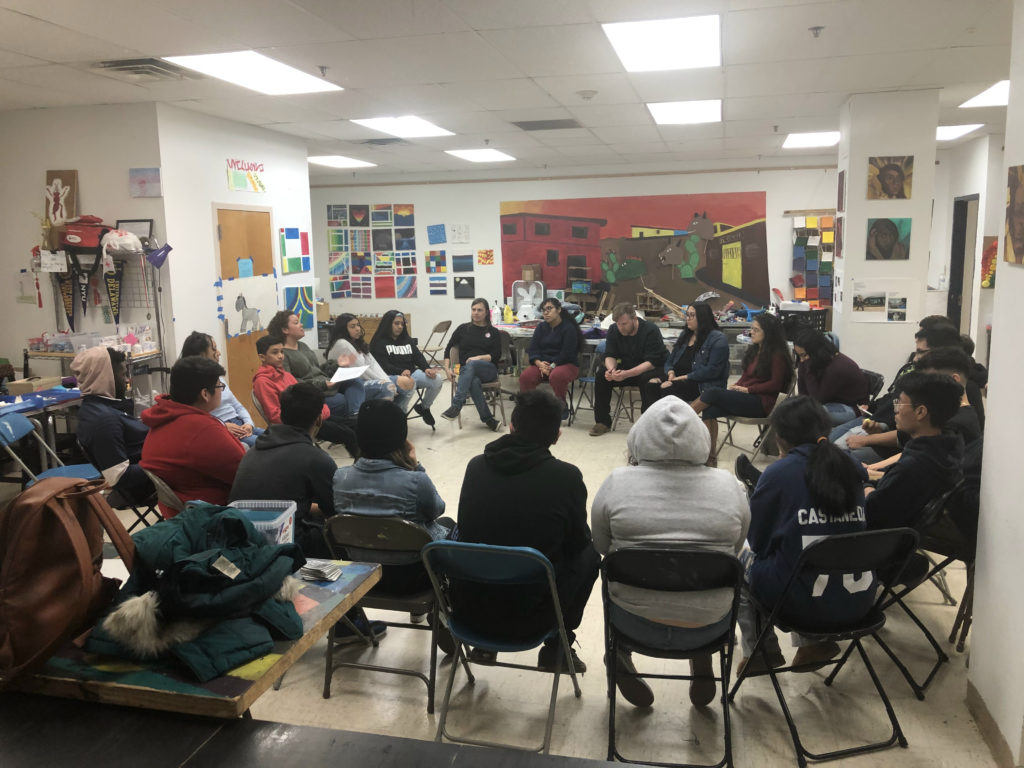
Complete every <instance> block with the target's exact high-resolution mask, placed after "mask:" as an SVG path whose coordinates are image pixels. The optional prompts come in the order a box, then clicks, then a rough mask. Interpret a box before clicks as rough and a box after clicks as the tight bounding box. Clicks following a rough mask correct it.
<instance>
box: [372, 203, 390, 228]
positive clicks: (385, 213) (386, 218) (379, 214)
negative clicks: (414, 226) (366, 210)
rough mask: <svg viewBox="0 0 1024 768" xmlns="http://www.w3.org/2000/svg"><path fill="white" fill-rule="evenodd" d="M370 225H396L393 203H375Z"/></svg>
mask: <svg viewBox="0 0 1024 768" xmlns="http://www.w3.org/2000/svg"><path fill="white" fill-rule="evenodd" d="M370 225H371V226H374V227H388V228H390V227H392V226H393V225H394V214H393V213H392V211H391V205H390V204H385V205H375V206H373V208H371V209H370Z"/></svg>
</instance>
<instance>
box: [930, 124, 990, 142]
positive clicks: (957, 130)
mask: <svg viewBox="0 0 1024 768" xmlns="http://www.w3.org/2000/svg"><path fill="white" fill-rule="evenodd" d="M982 125H984V123H974V124H972V125H940V126H939V127H938V128H936V129H935V140H936V141H952V140H953V139H959V138H960V137H961V136H966V135H967V134H968V133H970V132H971V131H976V130H978V129H979V128H981V126H982Z"/></svg>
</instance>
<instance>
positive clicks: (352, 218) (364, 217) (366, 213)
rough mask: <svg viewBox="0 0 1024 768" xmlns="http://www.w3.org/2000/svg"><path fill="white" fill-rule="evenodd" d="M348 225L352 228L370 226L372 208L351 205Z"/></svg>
mask: <svg viewBox="0 0 1024 768" xmlns="http://www.w3.org/2000/svg"><path fill="white" fill-rule="evenodd" d="M348 225H349V226H350V227H368V226H370V206H368V205H350V206H349V207H348Z"/></svg>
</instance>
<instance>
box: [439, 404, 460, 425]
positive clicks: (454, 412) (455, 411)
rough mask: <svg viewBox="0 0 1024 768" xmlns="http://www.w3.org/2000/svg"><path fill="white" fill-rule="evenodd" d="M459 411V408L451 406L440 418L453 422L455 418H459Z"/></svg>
mask: <svg viewBox="0 0 1024 768" xmlns="http://www.w3.org/2000/svg"><path fill="white" fill-rule="evenodd" d="M460 410H462V409H461V408H456V407H455V406H454V405H453V406H452V407H451V408H449V409H448V410H447V411H444V412H442V413H441V418H442V419H448V421H455V420H456V419H457V418H459V411H460Z"/></svg>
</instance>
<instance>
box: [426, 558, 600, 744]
mask: <svg viewBox="0 0 1024 768" xmlns="http://www.w3.org/2000/svg"><path fill="white" fill-rule="evenodd" d="M420 556H421V557H422V558H423V564H424V565H425V566H426V568H427V574H428V575H429V576H430V581H431V583H432V584H433V585H434V592H435V594H436V595H437V601H438V605H439V606H440V609H441V613H442V616H443V617H444V619H445V623H447V625H448V629H449V631H450V632H451V634H452V637H453V638H455V643H456V646H455V658H454V659H453V660H452V664H451V671H450V673H449V675H448V685H447V688H446V689H445V692H444V700H443V701H442V702H441V717H440V719H439V721H438V725H437V734H436V735H435V737H434V741H438V742H439V741H441V739H442V737H445V738H447V739H448V740H449V741H455V742H459V743H461V744H474V745H477V746H481V747H505V748H506V749H521V750H524V751H529V752H542V753H544V754H547V753H548V750H549V748H550V746H551V729H552V726H553V725H554V721H555V701H556V700H557V697H558V679H559V677H560V676H561V674H562V672H561V668H562V659H563V658H565V659H569V658H571V654H570V652H569V638H568V636H567V635H566V632H565V622H564V621H563V620H562V607H561V604H560V603H559V601H558V591H557V589H556V587H555V571H554V568H552V566H551V561H550V560H548V559H547V558H546V557H545V556H544V555H542V554H541V553H540V552H538V551H537V550H536V549H533V548H531V547H496V546H491V545H489V544H468V543H465V542H457V541H434V542H431V543H430V544H427V545H426V546H425V547H423V550H422V551H421V553H420ZM452 582H471V583H475V584H488V585H494V586H497V585H501V586H523V587H537V586H543V585H547V588H548V590H549V594H550V599H551V602H552V606H553V607H554V614H555V621H554V623H553V624H552V625H551V626H549V627H544V628H542V629H541V630H539V631H538V632H537V633H536V634H535V635H533V636H532V637H528V638H526V639H522V640H510V639H509V638H505V637H501V636H498V635H494V634H490V633H487V632H486V631H484V630H481V629H480V627H478V626H475V625H474V623H473V621H472V619H473V617H472V615H470V613H469V612H468V611H463V610H460V607H459V604H458V601H457V599H456V601H455V602H453V600H452V593H451V591H449V589H448V585H450V584H451V583H452ZM524 618H533V617H524ZM556 632H557V633H558V636H559V637H560V639H561V649H560V650H561V654H560V656H559V658H558V659H557V660H556V662H555V666H554V668H555V671H554V673H553V677H554V680H553V682H552V684H551V701H550V704H549V705H548V718H547V723H546V726H545V731H544V740H543V741H542V742H541V744H540V746H537V747H521V746H517V745H514V744H503V743H498V742H491V741H480V740H476V739H470V738H467V737H464V736H453V735H452V734H450V733H449V732H448V730H447V728H446V722H447V719H448V704H449V702H450V700H451V696H452V686H453V684H454V683H455V673H456V672H457V670H458V667H459V665H460V664H463V665H465V666H466V672H467V674H468V676H469V684H470V685H473V684H474V682H475V681H476V680H475V678H474V677H473V673H472V671H471V670H470V668H469V666H468V665H467V664H466V659H467V653H466V646H473V647H474V648H476V649H480V650H483V651H489V652H492V653H494V654H498V653H515V652H518V651H528V650H531V649H533V648H536V647H538V646H540V645H541V644H542V643H543V642H544V641H545V640H546V639H547V638H548V637H552V636H553V635H554V633H556ZM469 661H473V663H480V662H479V661H474V660H473V659H469ZM487 666H495V667H506V668H510V669H525V670H532V671H535V672H540V671H544V670H541V669H540V668H539V667H535V666H529V665H525V664H513V663H510V662H502V661H498V660H497V659H495V660H493V661H489V662H487ZM569 668H570V669H571V670H572V671H571V672H569V676H570V677H571V678H572V685H573V689H574V690H575V692H576V697H577V698H579V697H580V695H581V691H580V685H579V682H578V681H577V679H576V672H575V669H573V667H572V664H571V663H570V664H569Z"/></svg>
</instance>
